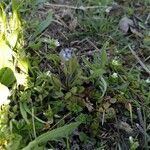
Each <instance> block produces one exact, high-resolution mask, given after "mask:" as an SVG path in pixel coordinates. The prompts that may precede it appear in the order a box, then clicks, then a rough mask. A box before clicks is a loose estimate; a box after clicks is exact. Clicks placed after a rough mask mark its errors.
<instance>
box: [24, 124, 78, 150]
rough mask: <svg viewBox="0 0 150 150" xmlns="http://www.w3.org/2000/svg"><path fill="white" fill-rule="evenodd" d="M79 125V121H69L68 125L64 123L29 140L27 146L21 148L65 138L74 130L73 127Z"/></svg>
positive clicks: (29, 148)
mask: <svg viewBox="0 0 150 150" xmlns="http://www.w3.org/2000/svg"><path fill="white" fill-rule="evenodd" d="M79 125H80V123H79V122H75V123H70V124H69V125H65V126H63V127H60V128H57V129H54V130H52V131H49V132H47V133H44V134H42V135H40V136H39V137H37V138H36V139H35V140H34V141H32V142H30V143H29V144H28V146H26V147H25V148H23V150H32V149H34V147H36V146H37V145H42V144H46V143H47V142H48V141H53V140H57V139H60V138H65V137H67V136H69V135H70V134H71V133H72V132H73V131H74V129H76V128H77V127H78V126H79Z"/></svg>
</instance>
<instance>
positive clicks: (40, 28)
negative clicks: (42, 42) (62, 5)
mask: <svg viewBox="0 0 150 150" xmlns="http://www.w3.org/2000/svg"><path fill="white" fill-rule="evenodd" d="M51 22H52V13H49V14H48V16H47V17H46V19H45V20H44V21H42V22H41V23H40V24H39V25H38V26H37V27H36V31H35V33H34V34H33V36H32V39H34V38H35V37H36V36H38V35H39V34H41V33H42V32H43V31H44V30H45V29H46V28H47V27H48V26H49V25H50V23H51Z"/></svg>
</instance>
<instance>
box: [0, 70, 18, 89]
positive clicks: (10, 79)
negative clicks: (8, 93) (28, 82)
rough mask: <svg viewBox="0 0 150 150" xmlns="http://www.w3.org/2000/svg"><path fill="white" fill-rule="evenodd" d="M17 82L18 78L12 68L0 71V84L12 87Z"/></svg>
mask: <svg viewBox="0 0 150 150" xmlns="http://www.w3.org/2000/svg"><path fill="white" fill-rule="evenodd" d="M15 80H16V78H15V76H14V73H13V71H12V70H11V69H10V68H8V67H5V68H2V69H0V83H2V84H4V85H6V86H8V87H10V86H11V85H12V84H13V83H14V82H15Z"/></svg>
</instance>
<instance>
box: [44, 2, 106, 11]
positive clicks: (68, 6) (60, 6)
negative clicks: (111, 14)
mask: <svg viewBox="0 0 150 150" xmlns="http://www.w3.org/2000/svg"><path fill="white" fill-rule="evenodd" d="M44 5H45V6H47V7H58V8H68V9H78V10H87V9H96V8H106V6H85V7H84V6H80V7H75V6H71V5H60V4H52V3H45V4H44Z"/></svg>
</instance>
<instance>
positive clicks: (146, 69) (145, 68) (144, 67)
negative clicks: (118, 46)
mask: <svg viewBox="0 0 150 150" xmlns="http://www.w3.org/2000/svg"><path fill="white" fill-rule="evenodd" d="M128 47H129V49H130V51H131V53H132V54H133V55H134V57H135V58H136V59H137V61H138V62H139V64H140V65H141V66H142V68H143V69H144V70H145V71H146V72H147V73H148V74H150V70H149V69H148V68H147V67H146V65H145V64H144V63H143V62H142V61H141V60H140V58H139V56H138V55H137V54H136V53H135V51H134V50H133V49H132V48H131V46H130V45H128Z"/></svg>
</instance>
